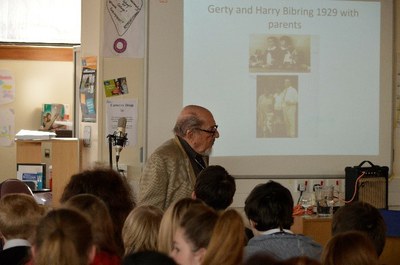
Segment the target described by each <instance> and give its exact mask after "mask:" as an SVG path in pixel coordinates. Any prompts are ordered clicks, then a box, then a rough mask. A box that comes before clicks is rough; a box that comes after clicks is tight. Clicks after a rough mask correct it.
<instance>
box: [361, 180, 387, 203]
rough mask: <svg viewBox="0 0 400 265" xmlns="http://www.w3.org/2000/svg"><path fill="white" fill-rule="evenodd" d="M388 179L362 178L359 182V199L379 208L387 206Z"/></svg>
mask: <svg viewBox="0 0 400 265" xmlns="http://www.w3.org/2000/svg"><path fill="white" fill-rule="evenodd" d="M386 192H387V191H386V179H385V178H382V177H376V178H375V177H369V178H361V179H360V180H359V183H358V200H359V201H364V202H367V203H369V204H371V205H373V206H375V207H376V208H378V209H381V208H385V207H386Z"/></svg>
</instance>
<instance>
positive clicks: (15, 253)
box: [0, 246, 31, 265]
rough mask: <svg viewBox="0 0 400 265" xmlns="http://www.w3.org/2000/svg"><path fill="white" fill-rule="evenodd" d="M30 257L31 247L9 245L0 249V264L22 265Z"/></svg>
mask: <svg viewBox="0 0 400 265" xmlns="http://www.w3.org/2000/svg"><path fill="white" fill-rule="evenodd" d="M30 258H31V248H30V247H26V246H18V247H11V248H7V249H4V250H2V251H0V264H1V265H24V264H25V263H27V262H28V261H29V260H30Z"/></svg>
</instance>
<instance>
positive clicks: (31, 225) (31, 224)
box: [0, 193, 44, 242]
mask: <svg viewBox="0 0 400 265" xmlns="http://www.w3.org/2000/svg"><path fill="white" fill-rule="evenodd" d="M43 214H44V208H43V207H41V206H40V205H38V204H37V202H36V201H35V199H34V198H33V197H32V196H31V195H27V194H23V193H14V194H8V195H5V196H4V197H2V198H1V200H0V231H1V232H0V233H1V234H2V236H3V237H4V238H5V240H6V241H7V240H10V239H25V240H28V241H30V242H31V241H32V239H33V236H34V231H35V228H36V225H37V224H38V222H39V220H40V219H41V217H42V216H43Z"/></svg>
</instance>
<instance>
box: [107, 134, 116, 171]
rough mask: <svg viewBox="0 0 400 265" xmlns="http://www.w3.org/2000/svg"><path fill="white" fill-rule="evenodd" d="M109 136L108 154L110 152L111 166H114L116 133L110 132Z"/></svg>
mask: <svg viewBox="0 0 400 265" xmlns="http://www.w3.org/2000/svg"><path fill="white" fill-rule="evenodd" d="M107 138H108V154H109V160H110V168H111V169H112V168H113V159H112V143H113V142H115V135H114V134H109V135H107Z"/></svg>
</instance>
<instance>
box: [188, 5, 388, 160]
mask: <svg viewBox="0 0 400 265" xmlns="http://www.w3.org/2000/svg"><path fill="white" fill-rule="evenodd" d="M380 8H381V6H380V3H379V2H364V1H321V0H305V1H298V0H296V1H295V0H293V1H274V0H259V1H257V0H253V1H239V0H213V1H212V0H201V1H193V0H186V1H184V37H183V38H184V56H183V58H184V62H183V69H184V75H183V105H187V104H199V105H203V106H206V107H207V108H209V109H210V110H211V111H212V112H213V114H214V117H215V120H216V122H217V124H218V125H219V127H218V129H219V132H220V135H221V137H220V139H218V140H217V141H216V142H215V145H214V151H213V156H217V157H218V156H263V155H267V156H268V155H274V156H276V155H278V156H279V155H285V156H286V155H378V154H379V126H380V124H379V100H380V98H379V97H380V83H379V82H380V21H381V18H380V16H381V10H380ZM366 143H367V144H366Z"/></svg>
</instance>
